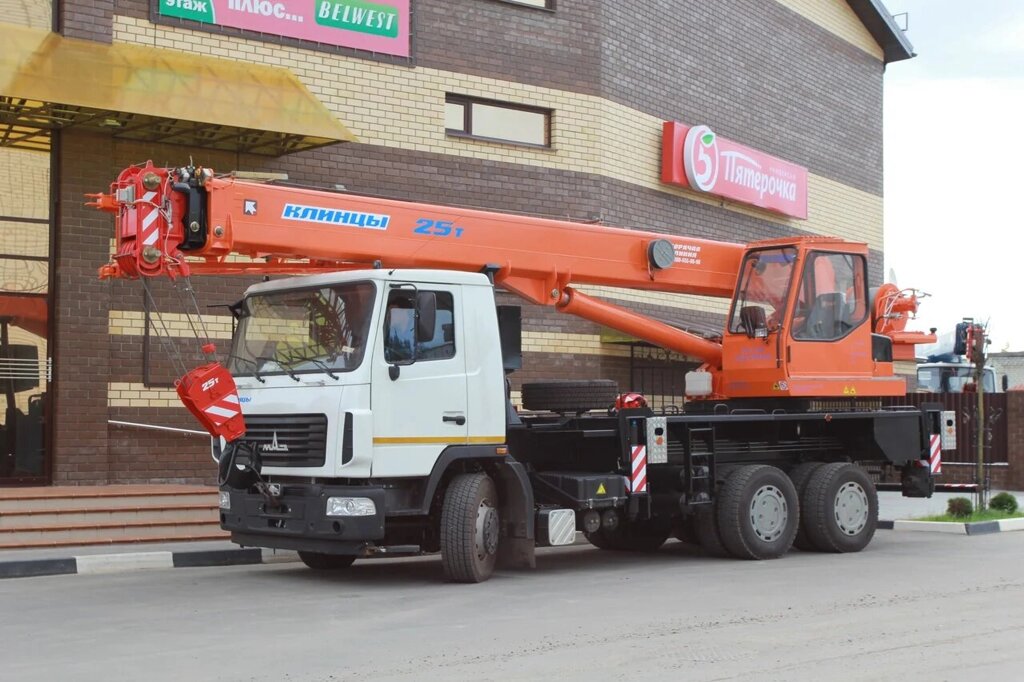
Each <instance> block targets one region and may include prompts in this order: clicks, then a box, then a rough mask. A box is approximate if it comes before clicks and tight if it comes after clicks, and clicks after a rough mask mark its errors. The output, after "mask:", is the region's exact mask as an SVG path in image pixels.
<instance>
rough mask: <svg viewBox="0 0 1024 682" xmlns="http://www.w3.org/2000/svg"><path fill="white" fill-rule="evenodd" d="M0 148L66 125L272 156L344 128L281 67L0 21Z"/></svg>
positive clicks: (341, 134) (337, 137)
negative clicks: (82, 37)
mask: <svg viewBox="0 0 1024 682" xmlns="http://www.w3.org/2000/svg"><path fill="white" fill-rule="evenodd" d="M0 32H2V34H3V39H2V42H3V48H2V49H0V146H12V147H23V148H30V149H48V148H49V131H50V130H55V129H60V128H66V127H69V126H74V127H76V128H88V129H91V130H94V131H106V132H107V133H108V134H111V135H113V136H114V137H116V138H119V139H130V140H141V141H149V142H166V143H170V144H183V145H196V146H202V147H207V148H214V149H227V150H231V151H241V152H250V153H255V154H269V155H273V156H277V155H280V154H287V153H290V152H294V151H299V150H303V149H311V148H314V147H321V146H324V145H328V144H333V143H335V142H342V141H352V140H355V137H354V136H353V135H352V133H351V132H349V130H348V129H347V128H346V127H345V126H344V125H343V124H342V123H341V122H340V121H339V120H338V119H337V118H335V116H334V115H333V114H332V113H331V112H330V111H328V110H327V107H325V106H324V105H323V104H322V103H321V102H320V101H319V100H318V99H317V98H316V97H315V96H314V95H313V94H312V93H311V92H309V90H307V89H306V88H305V87H304V86H303V85H302V83H300V82H299V81H298V79H296V78H295V76H294V75H292V73H291V72H290V71H288V70H287V69H284V68H277V67H270V66H259V65H255V64H246V63H241V62H233V61H230V60H227V59H218V58H215V57H203V56H197V55H193V54H188V53H186V52H179V51H177V50H171V49H163V48H156V47H146V46H142V45H126V44H114V45H106V44H103V43H95V42H92V41H88V40H77V39H74V38H65V37H63V36H61V35H59V34H56V33H51V32H49V31H44V30H40V29H33V28H24V27H20V26H14V25H10V24H0Z"/></svg>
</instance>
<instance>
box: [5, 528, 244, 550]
mask: <svg viewBox="0 0 1024 682" xmlns="http://www.w3.org/2000/svg"><path fill="white" fill-rule="evenodd" d="M228 537H229V534H228V533H225V532H224V531H220V530H218V531H217V532H215V533H214V532H211V533H201V534H196V535H191V536H185V535H182V536H181V537H174V538H151V537H135V536H127V537H124V536H122V537H118V538H113V537H101V538H94V539H91V540H54V539H52V538H47V539H43V540H26V541H19V542H12V543H6V542H3V541H0V550H3V549H45V548H48V547H93V546H98V545H122V544H144V543H165V542H183V543H184V542H200V541H207V540H226V539H228Z"/></svg>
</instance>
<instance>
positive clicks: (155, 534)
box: [0, 515, 227, 549]
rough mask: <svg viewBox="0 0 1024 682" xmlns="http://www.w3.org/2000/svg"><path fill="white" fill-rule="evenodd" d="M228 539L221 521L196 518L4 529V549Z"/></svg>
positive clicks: (0, 545)
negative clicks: (198, 538)
mask: <svg viewBox="0 0 1024 682" xmlns="http://www.w3.org/2000/svg"><path fill="white" fill-rule="evenodd" d="M199 536H201V537H203V538H204V539H207V538H209V537H210V536H216V537H218V538H224V537H227V533H224V532H223V531H221V530H220V526H219V518H218V517H215V516H210V515H205V516H193V517H190V518H186V519H181V520H176V521H121V522H107V523H89V522H86V523H81V522H79V523H49V524H37V525H30V526H22V527H17V528H0V548H5V549H10V548H14V547H46V546H58V545H83V544H96V543H108V542H145V541H151V542H160V541H165V540H175V539H195V538H196V537H199Z"/></svg>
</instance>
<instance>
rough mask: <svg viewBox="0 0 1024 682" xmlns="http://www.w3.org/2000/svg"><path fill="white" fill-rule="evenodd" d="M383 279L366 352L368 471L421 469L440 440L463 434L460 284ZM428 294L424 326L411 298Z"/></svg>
mask: <svg viewBox="0 0 1024 682" xmlns="http://www.w3.org/2000/svg"><path fill="white" fill-rule="evenodd" d="M388 286H389V288H388V290H387V291H386V292H385V308H384V314H383V316H382V318H381V321H380V324H381V330H380V331H381V333H380V334H378V341H377V347H376V348H375V349H374V353H373V363H374V365H373V385H372V389H371V405H372V410H373V421H374V433H373V449H374V458H373V466H372V475H373V476H374V477H390V476H423V475H426V474H429V473H430V471H431V469H432V468H433V466H434V462H435V461H436V460H437V457H438V455H440V453H441V452H442V451H443V450H444V448H445V447H447V446H448V445H452V444H464V443H466V442H467V439H468V434H469V426H468V424H469V418H470V414H469V407H468V405H467V397H466V354H465V350H464V349H465V340H464V337H463V319H462V305H461V303H462V302H461V300H460V293H461V289H460V287H458V286H449V285H441V284H417V285H412V284H393V283H392V284H389V285H388ZM429 298H432V299H433V301H434V304H433V308H434V311H435V312H434V321H433V322H434V323H433V326H432V328H431V329H423V328H422V323H418V320H419V319H420V313H418V311H417V303H418V302H420V303H422V302H423V301H424V300H426V299H429ZM418 325H420V326H421V330H420V333H419V334H417V333H416V328H417V326H418Z"/></svg>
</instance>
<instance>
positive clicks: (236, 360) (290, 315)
mask: <svg viewBox="0 0 1024 682" xmlns="http://www.w3.org/2000/svg"><path fill="white" fill-rule="evenodd" d="M375 293H376V287H375V286H374V285H373V283H372V282H355V283H352V284H340V285H334V286H329V287H323V288H320V289H300V290H296V291H280V292H274V293H269V294H262V295H257V296H250V297H249V298H247V299H245V302H244V305H243V308H242V315H241V318H240V319H239V323H238V324H239V326H238V332H237V333H236V335H235V342H234V346H233V348H232V352H231V356H232V357H231V358H230V359H229V362H228V369H229V370H230V371H231V373H232V374H234V375H235V376H240V375H252V374H253V372H254V371H255V372H258V373H259V374H275V373H282V372H323V371H325V370H330V371H336V372H348V371H351V370H353V369H355V368H356V367H358V366H359V363H360V362H362V360H363V353H364V351H365V350H366V337H367V333H368V331H369V328H370V317H371V313H372V312H373V304H374V300H375Z"/></svg>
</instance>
